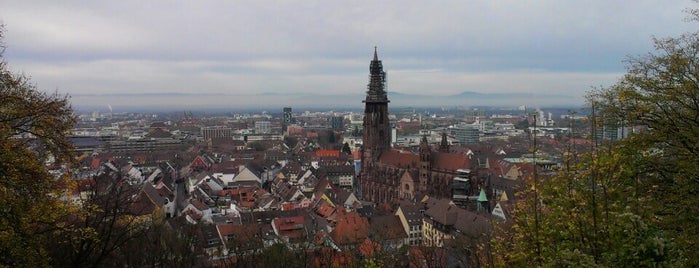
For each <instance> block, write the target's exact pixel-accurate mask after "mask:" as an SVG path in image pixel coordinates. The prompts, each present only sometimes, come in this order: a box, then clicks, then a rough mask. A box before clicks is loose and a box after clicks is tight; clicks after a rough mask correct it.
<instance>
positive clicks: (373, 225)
mask: <svg viewBox="0 0 699 268" xmlns="http://www.w3.org/2000/svg"><path fill="white" fill-rule="evenodd" d="M369 225H370V237H371V238H372V240H374V241H376V242H378V243H379V244H381V245H382V249H383V250H384V251H395V250H397V249H399V248H400V247H402V246H404V245H408V243H409V239H408V233H406V232H405V230H404V229H403V226H402V224H401V220H400V218H399V217H398V216H396V215H392V214H389V215H382V216H376V217H372V218H371V219H370V220H369Z"/></svg>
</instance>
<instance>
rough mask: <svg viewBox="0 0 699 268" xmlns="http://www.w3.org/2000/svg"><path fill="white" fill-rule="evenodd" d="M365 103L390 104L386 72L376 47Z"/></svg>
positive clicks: (370, 65) (370, 66) (370, 68)
mask: <svg viewBox="0 0 699 268" xmlns="http://www.w3.org/2000/svg"><path fill="white" fill-rule="evenodd" d="M367 89H368V90H367V92H366V93H367V95H366V99H365V100H364V102H365V103H370V102H389V101H388V96H387V95H386V72H384V71H383V64H381V61H380V60H379V55H378V52H377V48H376V47H374V59H373V60H372V61H371V64H369V84H368V85H367Z"/></svg>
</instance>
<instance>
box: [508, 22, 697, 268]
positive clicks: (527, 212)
mask: <svg viewBox="0 0 699 268" xmlns="http://www.w3.org/2000/svg"><path fill="white" fill-rule="evenodd" d="M693 12H694V13H693V14H695V15H697V14H699V13H697V12H696V11H693ZM654 41H655V47H656V51H655V52H654V53H649V54H648V55H645V56H639V57H632V58H630V59H629V60H628V66H629V67H628V72H627V74H626V75H625V76H624V77H623V78H622V79H621V80H620V81H619V82H618V83H616V84H615V85H613V86H611V87H609V88H599V89H596V90H594V91H593V92H592V93H591V94H590V95H589V96H588V102H589V104H590V106H591V107H592V108H593V109H592V111H593V114H592V115H591V118H590V119H591V123H592V129H593V131H592V135H591V136H592V138H593V139H594V143H593V144H594V145H593V147H592V148H591V151H590V152H589V153H586V154H580V153H579V152H576V151H573V150H568V152H566V154H565V155H564V157H565V159H566V160H565V161H564V162H565V164H564V166H563V167H562V168H561V170H559V171H558V173H557V174H556V175H554V176H553V177H552V178H548V179H547V180H546V183H536V182H535V181H534V180H530V181H529V182H528V184H527V185H528V186H527V187H526V188H525V190H524V191H523V192H522V193H520V198H521V200H520V202H517V203H516V204H515V211H514V212H513V213H511V214H512V216H513V217H512V222H511V223H510V224H511V225H512V226H511V228H501V229H500V232H499V235H498V236H497V237H496V239H494V242H495V243H494V246H495V249H496V252H497V253H496V254H495V256H498V259H497V263H498V264H500V265H506V266H556V267H558V266H576V267H594V266H631V267H649V266H654V267H658V266H662V267H664V266H687V267H695V266H697V265H699V226H697V224H696V221H697V220H699V216H697V215H699V197H698V196H697V194H696V190H697V189H699V167H698V166H697V165H696V163H699V71H698V70H699V57H697V55H699V33H689V34H684V35H681V36H679V37H677V38H666V39H655V40H654ZM605 129H611V130H612V131H614V132H615V133H617V132H618V131H621V132H622V133H625V135H622V137H618V138H619V139H620V140H616V141H615V140H613V139H610V140H606V139H605V138H602V137H600V135H599V134H598V133H600V132H601V131H600V130H605ZM626 135H628V137H624V136H626ZM536 198H538V200H537V199H536ZM537 207H538V209H537ZM535 223H536V224H535ZM542 226H545V227H542Z"/></svg>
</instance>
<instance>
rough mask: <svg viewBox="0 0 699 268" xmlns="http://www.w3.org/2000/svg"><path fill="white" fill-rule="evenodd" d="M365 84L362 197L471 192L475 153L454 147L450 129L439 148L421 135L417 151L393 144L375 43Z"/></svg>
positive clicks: (379, 200) (378, 199) (392, 199)
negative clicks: (457, 151) (459, 151)
mask: <svg viewBox="0 0 699 268" xmlns="http://www.w3.org/2000/svg"><path fill="white" fill-rule="evenodd" d="M367 88H368V90H367V92H366V99H365V100H364V101H363V102H364V104H365V106H364V122H363V126H364V136H363V137H362V142H363V145H362V149H361V170H360V173H359V192H360V195H361V199H363V200H366V201H371V202H374V203H376V204H384V203H396V202H399V201H400V200H415V199H416V198H421V197H422V196H424V195H429V196H431V197H439V198H450V199H451V198H453V197H457V196H461V197H466V196H472V195H473V191H474V189H477V188H478V185H477V182H475V180H474V179H475V176H474V179H471V169H472V167H471V159H469V157H468V156H467V155H462V154H453V153H450V151H449V144H448V143H447V140H446V134H444V133H443V134H442V140H441V143H440V144H439V146H438V147H437V148H432V147H431V146H430V145H429V144H428V143H427V138H426V137H423V138H422V141H421V143H420V147H419V153H413V152H408V151H401V150H396V149H393V148H391V135H390V133H391V125H390V122H389V119H388V103H389V100H388V96H387V93H386V72H384V70H383V65H382V64H381V61H380V60H379V57H378V54H377V51H376V48H374V59H373V60H372V61H371V64H370V65H369V85H368V86H367ZM457 179H458V180H457Z"/></svg>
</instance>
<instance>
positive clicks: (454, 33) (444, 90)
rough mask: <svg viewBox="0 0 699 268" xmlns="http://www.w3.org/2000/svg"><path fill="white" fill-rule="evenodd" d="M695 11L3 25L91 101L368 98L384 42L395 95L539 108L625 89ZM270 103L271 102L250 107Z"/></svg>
mask: <svg viewBox="0 0 699 268" xmlns="http://www.w3.org/2000/svg"><path fill="white" fill-rule="evenodd" d="M692 6H693V2H691V1H676V2H660V1H639V2H636V3H634V5H629V4H628V2H624V1H612V2H610V1H593V2H584V3H572V2H565V3H563V2H557V1H541V2H536V3H522V2H517V1H513V2H503V1H499V2H491V1H469V2H465V3H461V2H459V3H453V2H440V3H435V2H430V3H426V2H417V1H416V2H409V3H408V2H401V5H399V4H396V3H374V2H352V3H319V2H301V3H291V2H277V3H274V4H270V3H258V2H239V1H236V2H207V3H196V4H195V3H184V2H176V3H175V4H171V3H169V2H168V3H165V2H155V3H149V4H147V5H144V4H141V3H139V2H128V1H127V2H113V3H93V2H91V1H73V2H68V3H63V2H61V3H54V2H51V1H47V2H43V1H13V2H9V3H5V4H3V9H2V10H0V21H1V22H2V23H3V24H4V25H5V35H6V36H5V39H4V42H5V45H6V46H7V49H6V51H5V54H4V56H5V58H6V60H7V62H8V64H9V66H10V68H11V69H12V70H13V71H16V72H22V73H26V74H27V75H28V76H30V77H31V78H32V81H33V82H34V83H36V85H37V87H38V88H39V89H41V90H46V91H49V92H52V91H54V90H57V91H58V92H59V93H62V94H63V93H65V94H69V95H71V96H73V101H74V103H75V104H77V105H81V104H83V105H84V104H86V102H94V103H93V104H95V105H104V106H106V104H107V103H111V104H112V105H114V106H119V105H125V104H129V103H133V102H134V101H133V99H132V98H128V97H126V98H123V99H124V100H121V101H122V102H123V103H118V101H120V98H115V97H113V96H115V95H123V96H140V95H142V94H149V95H150V96H153V95H162V94H174V95H175V97H173V98H175V100H172V102H171V103H168V105H178V104H180V105H181V104H182V103H181V102H182V101H183V100H181V99H177V97H176V96H177V94H180V96H185V97H184V98H182V99H188V100H187V101H188V102H194V103H199V104H200V105H203V106H205V105H207V103H210V102H216V101H218V102H222V103H221V105H225V104H226V103H231V104H233V105H237V104H239V105H244V104H246V103H247V104H248V105H249V104H250V103H251V102H274V101H277V99H278V100H288V99H289V98H288V97H285V96H287V95H294V94H312V95H329V96H348V95H357V96H361V95H362V94H363V93H364V91H365V90H366V71H367V67H366V61H367V60H368V59H370V58H371V55H372V52H373V48H374V46H378V50H379V54H380V55H381V58H382V60H383V61H384V69H385V70H386V71H387V73H388V91H389V94H391V93H393V92H396V93H403V94H420V95H434V96H442V97H448V96H451V95H457V94H460V93H462V92H477V93H482V94H513V96H517V95H515V94H531V97H530V100H527V102H531V101H536V100H537V98H538V96H537V95H558V96H569V97H571V98H572V99H580V98H581V96H583V95H584V94H585V92H586V91H588V90H590V89H591V88H592V87H594V86H608V85H611V84H613V83H614V82H616V80H617V79H618V78H620V76H621V75H622V74H623V73H625V67H624V62H623V61H624V59H625V58H626V57H627V56H629V55H630V56H635V55H643V54H646V53H648V52H649V51H652V50H653V43H652V38H653V37H657V38H664V37H668V36H676V35H678V34H680V33H682V32H687V31H688V30H690V29H692V28H693V27H692V26H694V24H693V23H691V22H686V21H685V20H684V18H686V17H687V16H686V14H685V13H684V12H683V10H684V9H686V8H691V7H692ZM270 93H275V94H280V95H281V97H277V98H275V97H274V94H270ZM187 94H201V95H203V96H204V97H203V98H200V99H198V100H195V99H192V98H190V97H189V96H191V95H187ZM259 95H262V96H267V97H266V98H262V99H260V100H255V99H252V101H251V99H246V100H241V98H240V96H259ZM95 96H96V97H95ZM207 96H208V99H207ZM220 96H233V97H232V98H229V99H226V100H221V99H220ZM236 96H237V97H236ZM270 96H272V97H270ZM100 98H102V99H107V100H104V101H105V103H100V102H99V101H98V100H99V99H100ZM243 99H244V98H243ZM115 101H117V102H116V103H115ZM152 101H153V100H152V99H151V100H144V102H145V104H146V105H147V104H148V103H149V102H152ZM360 101H361V98H358V99H357V100H356V101H353V102H352V103H356V105H357V106H359V105H361V104H360ZM236 102H239V103H236ZM344 102H345V103H348V102H349V101H344ZM579 103H582V99H580V100H579ZM395 104H397V105H400V103H395ZM525 104H530V103H526V102H525ZM279 105H286V104H284V103H280V104H279ZM289 105H304V104H302V103H301V104H295V103H290V104H289Z"/></svg>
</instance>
